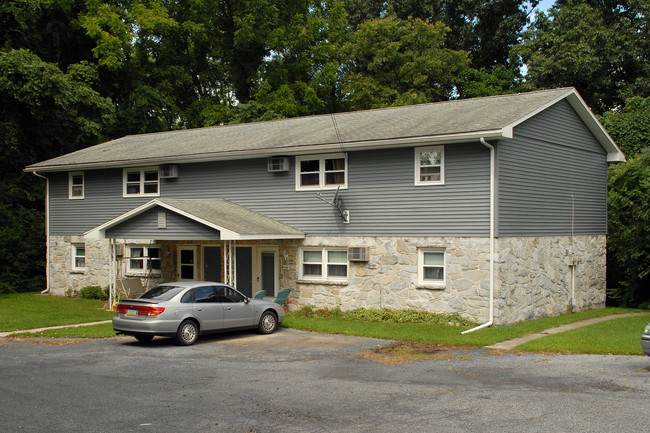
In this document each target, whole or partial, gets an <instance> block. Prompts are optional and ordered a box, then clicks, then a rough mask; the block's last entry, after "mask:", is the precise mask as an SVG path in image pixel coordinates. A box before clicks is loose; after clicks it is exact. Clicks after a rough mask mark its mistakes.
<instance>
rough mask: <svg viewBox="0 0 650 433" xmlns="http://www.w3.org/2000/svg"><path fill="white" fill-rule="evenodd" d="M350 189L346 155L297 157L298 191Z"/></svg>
mask: <svg viewBox="0 0 650 433" xmlns="http://www.w3.org/2000/svg"><path fill="white" fill-rule="evenodd" d="M338 187H341V188H347V187H348V159H347V155H346V154H344V153H336V154H330V155H316V156H298V157H296V189H297V190H310V189H336V188H338Z"/></svg>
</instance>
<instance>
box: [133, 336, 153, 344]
mask: <svg viewBox="0 0 650 433" xmlns="http://www.w3.org/2000/svg"><path fill="white" fill-rule="evenodd" d="M134 337H135V339H136V340H138V341H139V342H140V343H149V342H150V341H151V340H153V335H151V334H135V335H134Z"/></svg>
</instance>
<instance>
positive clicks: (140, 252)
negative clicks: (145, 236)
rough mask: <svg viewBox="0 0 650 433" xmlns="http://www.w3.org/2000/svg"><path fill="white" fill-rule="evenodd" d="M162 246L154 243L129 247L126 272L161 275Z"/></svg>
mask: <svg viewBox="0 0 650 433" xmlns="http://www.w3.org/2000/svg"><path fill="white" fill-rule="evenodd" d="M160 259H161V255H160V247H159V246H157V245H156V246H154V245H148V246H144V245H133V246H130V247H129V248H128V259H127V262H126V272H127V273H128V274H130V275H147V274H149V273H150V272H151V273H152V274H154V275H160V270H161V263H160Z"/></svg>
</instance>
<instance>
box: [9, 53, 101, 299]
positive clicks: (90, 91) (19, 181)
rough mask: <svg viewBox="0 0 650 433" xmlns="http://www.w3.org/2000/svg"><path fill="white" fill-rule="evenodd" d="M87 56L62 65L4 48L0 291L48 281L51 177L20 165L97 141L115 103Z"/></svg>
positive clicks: (30, 288) (34, 286) (36, 287)
mask: <svg viewBox="0 0 650 433" xmlns="http://www.w3.org/2000/svg"><path fill="white" fill-rule="evenodd" d="M96 79H97V74H96V71H95V70H94V68H93V67H92V66H90V65H88V64H85V63H81V64H74V65H70V66H69V67H68V70H67V72H63V71H61V70H60V69H59V67H58V66H57V65H56V64H53V63H47V62H44V61H42V60H41V59H40V58H39V57H38V56H36V55H35V54H33V53H31V52H29V51H27V50H22V49H21V50H9V51H0V153H1V154H2V155H3V158H2V160H1V161H0V218H1V220H2V223H1V225H0V281H1V283H0V293H7V292H12V291H35V290H42V289H43V288H44V275H43V269H44V262H45V254H44V251H45V242H44V239H45V238H44V232H45V230H44V219H43V197H44V192H45V185H44V182H43V181H42V180H41V179H38V178H36V177H35V176H34V175H32V174H27V173H23V171H22V169H23V168H24V167H25V166H26V165H28V164H31V163H34V162H37V161H39V160H44V159H48V158H52V157H55V156H58V155H60V154H62V153H66V152H71V151H73V150H76V149H78V148H79V147H82V146H85V145H87V144H89V143H93V142H96V141H97V140H99V137H101V136H102V131H103V129H104V127H105V125H107V124H108V123H110V122H111V120H112V117H111V116H112V113H113V106H112V104H111V102H110V100H108V99H106V98H103V97H101V96H100V95H99V94H98V92H97V91H96V90H95V89H94V88H93V86H94V84H95V83H96Z"/></svg>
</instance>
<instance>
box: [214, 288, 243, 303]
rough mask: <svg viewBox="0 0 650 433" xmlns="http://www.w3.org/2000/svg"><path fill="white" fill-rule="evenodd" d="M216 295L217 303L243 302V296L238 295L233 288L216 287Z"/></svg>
mask: <svg viewBox="0 0 650 433" xmlns="http://www.w3.org/2000/svg"><path fill="white" fill-rule="evenodd" d="M216 289H217V294H218V295H219V302H227V303H236V302H244V295H242V294H241V293H239V292H238V291H236V290H235V289H233V288H230V287H226V286H217V287H216Z"/></svg>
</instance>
